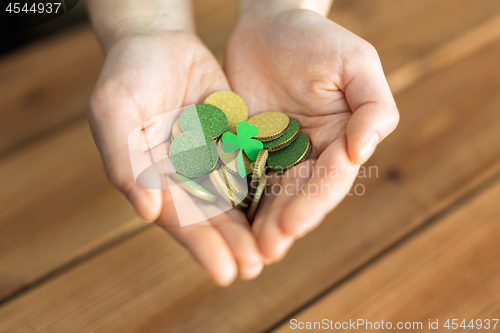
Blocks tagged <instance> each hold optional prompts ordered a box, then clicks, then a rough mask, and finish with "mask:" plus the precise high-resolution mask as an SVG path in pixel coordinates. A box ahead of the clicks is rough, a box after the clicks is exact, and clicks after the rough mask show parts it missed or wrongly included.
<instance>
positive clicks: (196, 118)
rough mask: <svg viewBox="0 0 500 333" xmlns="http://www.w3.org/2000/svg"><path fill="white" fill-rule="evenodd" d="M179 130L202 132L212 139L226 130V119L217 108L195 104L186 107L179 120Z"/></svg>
mask: <svg viewBox="0 0 500 333" xmlns="http://www.w3.org/2000/svg"><path fill="white" fill-rule="evenodd" d="M179 120H180V127H181V130H183V131H184V132H186V131H192V130H196V131H202V132H203V133H205V134H206V135H207V136H209V137H210V138H212V139H216V138H218V137H219V136H221V135H222V133H224V132H225V131H226V129H227V117H226V115H225V114H224V112H222V111H221V110H220V109H219V108H218V107H216V106H213V105H209V104H196V105H192V106H190V107H188V108H187V109H186V110H184V112H182V113H181V116H180V118H179Z"/></svg>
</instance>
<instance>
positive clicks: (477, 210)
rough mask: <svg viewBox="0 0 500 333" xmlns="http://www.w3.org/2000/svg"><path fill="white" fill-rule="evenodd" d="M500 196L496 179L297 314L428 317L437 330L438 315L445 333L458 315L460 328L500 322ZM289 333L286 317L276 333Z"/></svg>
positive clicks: (304, 317)
mask: <svg viewBox="0 0 500 333" xmlns="http://www.w3.org/2000/svg"><path fill="white" fill-rule="evenodd" d="M498 198H500V182H498V181H497V182H496V184H494V186H491V188H489V189H488V190H487V191H485V192H483V193H482V194H481V195H478V196H476V197H475V198H474V199H473V200H471V201H470V202H468V203H466V204H465V205H463V206H461V207H460V208H458V209H456V210H455V211H454V212H452V213H451V214H449V215H447V216H446V217H444V218H443V219H442V220H440V221H436V223H434V224H433V225H432V226H431V227H429V228H427V229H426V230H425V231H424V232H422V233H420V234H419V235H418V236H417V237H414V238H413V239H411V240H410V241H408V242H406V243H405V244H403V245H402V246H401V247H398V248H397V249H395V250H394V251H392V253H390V254H388V255H386V256H384V257H383V258H381V259H380V260H379V261H378V262H376V263H374V264H373V265H371V266H370V267H368V268H366V269H365V270H364V271H363V272H361V273H360V274H359V275H358V276H356V277H354V278H353V279H351V280H349V281H348V282H346V283H345V284H344V285H342V286H341V287H340V288H338V289H336V290H334V291H333V292H331V293H329V294H328V295H326V296H325V297H323V298H322V299H321V300H320V301H318V302H317V303H315V304H313V305H312V306H310V307H309V308H307V309H306V310H305V311H302V312H301V313H300V314H298V315H297V316H294V318H295V319H297V321H302V322H307V321H311V322H314V321H321V320H322V319H323V318H329V319H331V320H334V322H336V321H339V322H343V321H349V319H352V320H354V321H356V319H358V318H361V319H365V320H368V321H371V322H380V321H381V320H384V322H392V324H393V325H394V326H395V325H396V323H397V322H403V323H405V322H411V323H413V322H422V323H423V328H424V331H430V330H429V329H428V321H429V319H431V320H432V321H436V320H439V324H440V331H448V330H447V329H446V328H444V327H443V325H444V324H445V322H446V320H447V319H453V318H455V319H458V324H459V325H460V323H461V322H462V320H463V319H466V323H467V324H469V322H470V320H471V319H486V318H489V319H492V318H497V319H498V318H499V315H500V312H499V310H500V308H499V305H500V285H499V284H498V278H499V276H500V243H499V242H498V239H500V223H498V222H499V216H500V206H499V205H498ZM492 325H493V324H492ZM497 327H498V325H497ZM364 329H365V326H363V330H364ZM460 330H463V329H462V328H461V329H460ZM290 331H293V330H292V329H291V328H290V324H289V322H287V323H284V324H283V325H282V326H281V327H280V328H279V329H277V330H276V331H275V332H290ZM346 331H354V330H350V329H348V330H346ZM468 331H471V330H470V329H468ZM474 331H476V330H474Z"/></svg>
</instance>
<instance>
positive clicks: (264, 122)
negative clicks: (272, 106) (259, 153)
mask: <svg viewBox="0 0 500 333" xmlns="http://www.w3.org/2000/svg"><path fill="white" fill-rule="evenodd" d="M247 122H248V123H249V124H251V125H255V126H257V127H258V128H259V132H258V133H257V134H256V135H255V136H254V138H255V139H257V140H259V141H269V140H272V139H274V138H277V137H279V136H281V135H283V133H285V131H286V130H287V128H288V124H289V123H290V119H289V118H288V116H287V115H286V114H284V113H281V112H278V111H269V112H263V113H259V114H256V115H255V116H252V117H250V118H248V120H247Z"/></svg>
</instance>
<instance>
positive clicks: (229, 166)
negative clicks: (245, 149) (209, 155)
mask: <svg viewBox="0 0 500 333" xmlns="http://www.w3.org/2000/svg"><path fill="white" fill-rule="evenodd" d="M217 151H218V153H219V159H220V160H221V162H222V164H224V167H225V168H226V170H228V171H229V172H231V173H233V174H235V175H237V174H238V165H237V163H238V160H237V158H238V153H239V150H235V151H232V152H230V153H226V152H225V151H224V150H222V140H219V141H218V142H217ZM242 156H243V165H244V166H245V169H246V170H247V172H248V173H249V174H251V173H252V171H253V169H252V163H253V162H252V161H251V160H250V159H249V158H248V157H247V155H246V154H245V153H243V154H242Z"/></svg>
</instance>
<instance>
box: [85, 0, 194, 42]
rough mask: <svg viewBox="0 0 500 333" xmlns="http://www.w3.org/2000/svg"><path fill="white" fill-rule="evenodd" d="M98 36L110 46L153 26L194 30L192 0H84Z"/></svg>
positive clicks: (152, 28)
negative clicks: (124, 37)
mask: <svg viewBox="0 0 500 333" xmlns="http://www.w3.org/2000/svg"><path fill="white" fill-rule="evenodd" d="M84 3H85V6H86V8H87V12H88V14H89V16H90V20H91V22H92V25H93V27H94V29H95V31H96V34H97V36H98V37H99V39H100V40H101V43H102V44H103V46H104V48H105V49H106V50H107V49H108V48H109V47H110V45H112V44H113V42H114V41H116V40H118V39H119V38H121V37H123V36H127V35H130V34H142V33H146V32H147V31H151V30H167V31H190V32H194V20H193V14H192V8H191V1H190V0H85V1H84Z"/></svg>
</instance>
